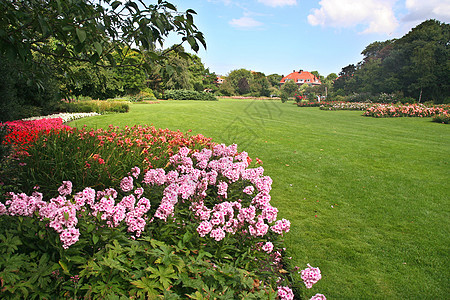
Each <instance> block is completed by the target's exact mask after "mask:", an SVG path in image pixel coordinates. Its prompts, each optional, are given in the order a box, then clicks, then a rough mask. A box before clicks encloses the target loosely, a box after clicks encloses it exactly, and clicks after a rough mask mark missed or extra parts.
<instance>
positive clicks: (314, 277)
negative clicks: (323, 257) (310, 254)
mask: <svg viewBox="0 0 450 300" xmlns="http://www.w3.org/2000/svg"><path fill="white" fill-rule="evenodd" d="M301 275H302V280H303V282H304V283H305V285H306V287H307V288H308V289H310V288H311V287H312V286H313V285H314V284H315V283H317V281H319V280H320V279H321V278H322V275H321V274H320V269H319V268H314V267H311V266H310V264H308V267H307V268H306V269H304V270H302V271H301Z"/></svg>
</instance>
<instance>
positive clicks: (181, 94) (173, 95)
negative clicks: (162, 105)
mask: <svg viewBox="0 0 450 300" xmlns="http://www.w3.org/2000/svg"><path fill="white" fill-rule="evenodd" d="M162 98H163V99H166V100H167V99H172V100H204V101H216V100H217V98H216V97H215V96H214V95H213V94H211V93H206V92H197V91H191V90H167V91H165V92H164V95H163V97H162Z"/></svg>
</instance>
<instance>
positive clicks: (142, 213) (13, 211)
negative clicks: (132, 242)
mask: <svg viewBox="0 0 450 300" xmlns="http://www.w3.org/2000/svg"><path fill="white" fill-rule="evenodd" d="M125 179H126V180H128V185H125V189H126V190H129V189H128V188H129V178H128V177H125ZM122 181H124V180H122ZM131 185H132V182H131ZM58 192H59V196H58V197H55V198H52V199H50V201H49V202H45V201H43V200H42V194H41V193H38V192H33V194H32V195H31V196H27V195H26V194H24V193H21V194H15V193H10V197H11V200H8V201H6V203H5V204H6V205H4V204H2V203H0V215H11V216H26V217H33V216H34V215H36V216H37V217H39V218H40V219H41V220H42V221H43V220H48V221H49V227H51V228H53V229H54V230H55V231H56V232H58V233H59V236H60V240H61V242H62V246H63V248H64V249H67V248H69V247H70V246H71V245H73V244H75V243H76V242H77V241H78V240H79V237H80V231H79V230H78V228H76V226H77V224H78V218H77V214H78V213H79V212H80V211H85V210H87V209H89V211H90V215H92V216H94V217H97V216H100V219H101V220H103V221H106V224H107V226H110V227H118V226H119V225H120V224H121V222H122V221H125V224H126V226H127V228H128V231H129V232H131V233H134V235H135V236H140V234H141V233H142V231H143V230H144V227H145V225H146V222H147V218H148V217H147V213H148V211H149V210H150V201H149V200H148V199H147V198H145V197H142V194H143V190H142V188H138V189H136V190H135V191H134V194H131V195H128V196H124V197H123V198H122V199H121V201H120V202H118V203H116V199H117V198H118V193H117V191H116V190H114V189H112V188H110V189H106V190H104V191H98V192H96V191H95V190H94V189H92V188H89V187H88V188H85V189H84V190H83V191H82V192H79V193H77V194H75V195H74V196H73V201H71V200H70V199H67V196H70V195H71V194H72V183H71V182H70V181H64V182H63V184H62V185H61V186H60V187H59V188H58ZM136 202H137V203H136Z"/></svg>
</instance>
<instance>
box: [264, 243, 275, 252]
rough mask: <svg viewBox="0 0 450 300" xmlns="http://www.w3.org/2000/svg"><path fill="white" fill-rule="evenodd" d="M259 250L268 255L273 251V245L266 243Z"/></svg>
mask: <svg viewBox="0 0 450 300" xmlns="http://www.w3.org/2000/svg"><path fill="white" fill-rule="evenodd" d="M261 249H262V250H263V251H265V252H267V253H270V252H272V250H273V244H272V243H271V242H266V243H265V244H264V246H262V247H261Z"/></svg>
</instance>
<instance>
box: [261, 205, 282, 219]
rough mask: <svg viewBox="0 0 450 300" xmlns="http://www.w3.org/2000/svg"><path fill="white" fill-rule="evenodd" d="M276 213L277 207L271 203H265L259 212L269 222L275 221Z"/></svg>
mask: <svg viewBox="0 0 450 300" xmlns="http://www.w3.org/2000/svg"><path fill="white" fill-rule="evenodd" d="M277 215H278V208H276V207H273V206H271V205H267V206H266V207H264V209H263V211H262V212H261V216H263V218H264V219H266V220H267V222H269V223H272V222H275V221H276V220H277Z"/></svg>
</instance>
